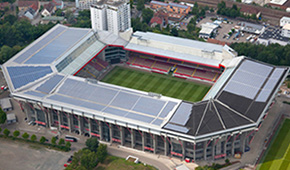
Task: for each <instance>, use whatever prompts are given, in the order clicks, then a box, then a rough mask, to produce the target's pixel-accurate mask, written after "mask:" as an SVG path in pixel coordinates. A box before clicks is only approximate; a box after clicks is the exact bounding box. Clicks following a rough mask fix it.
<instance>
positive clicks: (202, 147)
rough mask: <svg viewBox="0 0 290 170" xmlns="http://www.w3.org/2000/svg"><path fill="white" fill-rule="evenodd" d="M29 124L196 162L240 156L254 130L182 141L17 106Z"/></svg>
mask: <svg viewBox="0 0 290 170" xmlns="http://www.w3.org/2000/svg"><path fill="white" fill-rule="evenodd" d="M20 103H21V105H22V106H23V111H24V112H25V113H26V115H27V117H28V119H29V121H35V122H36V123H37V125H38V126H45V127H47V128H51V127H54V128H57V129H58V130H59V131H63V130H65V131H68V132H72V133H76V134H78V135H85V136H90V137H97V138H98V139H99V140H101V141H105V142H109V143H116V144H119V145H122V146H126V147H131V148H134V149H137V150H141V151H146V152H150V153H154V154H160V155H165V156H170V157H177V158H180V159H185V158H189V159H191V161H193V162H196V161H199V160H217V159H226V158H228V157H231V156H234V155H235V154H236V153H243V152H244V151H245V148H246V147H248V145H249V142H250V141H251V138H252V137H253V135H254V133H255V129H254V130H251V131H250V130H249V131H243V132H232V133H229V134H224V135H221V136H212V138H208V139H201V140H192V141H188V140H182V139H179V138H178V137H177V136H176V137H174V136H172V135H169V134H163V133H160V134H155V132H154V133H151V132H150V130H149V131H146V130H143V129H141V128H140V129H138V128H137V129H134V128H131V127H126V126H121V125H118V124H117V123H116V124H115V123H111V122H107V121H106V120H97V119H95V118H90V117H86V116H84V115H76V114H74V112H73V110H72V111H71V112H66V111H64V110H57V109H55V108H53V106H52V107H51V108H47V107H44V106H42V105H39V104H34V103H29V102H20Z"/></svg>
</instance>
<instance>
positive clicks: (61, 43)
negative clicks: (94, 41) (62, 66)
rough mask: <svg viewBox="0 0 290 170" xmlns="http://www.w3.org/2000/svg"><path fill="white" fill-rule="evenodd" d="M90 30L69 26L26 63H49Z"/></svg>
mask: <svg viewBox="0 0 290 170" xmlns="http://www.w3.org/2000/svg"><path fill="white" fill-rule="evenodd" d="M89 31H90V30H88V29H73V28H68V29H66V31H64V32H62V33H61V34H60V35H58V36H55V37H54V38H55V39H53V40H52V41H51V42H50V43H49V44H44V45H43V46H44V47H43V48H39V49H40V50H39V49H38V50H39V51H37V52H36V54H34V55H33V56H32V57H30V58H29V59H28V60H27V61H26V62H25V64H49V63H51V62H53V61H54V60H55V59H56V58H58V57H60V56H61V55H62V54H63V53H64V52H65V51H67V50H68V49H69V48H70V47H72V45H74V44H75V43H76V42H78V41H79V40H80V39H81V38H82V37H84V36H85V35H86V34H87V33H88V32H89Z"/></svg>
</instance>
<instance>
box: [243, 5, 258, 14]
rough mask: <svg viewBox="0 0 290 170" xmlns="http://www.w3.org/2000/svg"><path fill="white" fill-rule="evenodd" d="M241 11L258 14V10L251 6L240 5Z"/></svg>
mask: <svg viewBox="0 0 290 170" xmlns="http://www.w3.org/2000/svg"><path fill="white" fill-rule="evenodd" d="M240 11H241V12H242V13H245V12H246V13H250V14H258V13H259V10H258V9H256V8H253V7H245V6H242V8H241V10H240Z"/></svg>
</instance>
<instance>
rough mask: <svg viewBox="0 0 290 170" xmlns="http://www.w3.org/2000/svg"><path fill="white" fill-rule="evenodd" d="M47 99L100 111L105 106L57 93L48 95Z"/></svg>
mask: <svg viewBox="0 0 290 170" xmlns="http://www.w3.org/2000/svg"><path fill="white" fill-rule="evenodd" d="M48 99H50V100H54V101H58V102H62V103H67V104H71V105H76V106H80V107H84V108H88V109H92V110H97V111H101V110H102V109H104V108H105V106H102V105H99V104H96V103H92V102H86V101H80V100H78V99H74V98H71V97H67V96H62V95H57V94H55V95H52V96H49V97H48Z"/></svg>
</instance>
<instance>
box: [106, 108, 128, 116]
mask: <svg viewBox="0 0 290 170" xmlns="http://www.w3.org/2000/svg"><path fill="white" fill-rule="evenodd" d="M103 111H104V112H106V113H109V114H112V115H116V116H122V117H123V116H125V115H126V114H127V113H128V111H124V110H121V109H116V108H112V107H107V108H105V109H104V110H103Z"/></svg>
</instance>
